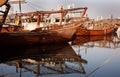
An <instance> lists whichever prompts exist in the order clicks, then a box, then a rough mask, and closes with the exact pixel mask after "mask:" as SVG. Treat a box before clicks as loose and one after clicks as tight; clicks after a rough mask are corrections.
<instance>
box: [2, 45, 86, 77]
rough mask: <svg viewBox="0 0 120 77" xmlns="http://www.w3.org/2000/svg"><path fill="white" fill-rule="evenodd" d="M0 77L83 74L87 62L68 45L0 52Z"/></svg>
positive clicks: (7, 49)
mask: <svg viewBox="0 0 120 77" xmlns="http://www.w3.org/2000/svg"><path fill="white" fill-rule="evenodd" d="M0 51H1V52H0V76H8V77H9V76H14V77H28V76H30V77H34V76H35V77H36V76H41V75H42V76H43V75H45V76H49V75H50V76H51V75H56V74H67V73H81V74H85V73H86V72H85V70H84V67H83V65H82V64H87V61H86V60H84V59H82V57H81V56H80V55H77V54H76V53H75V52H74V50H73V49H72V47H71V46H70V45H69V44H68V43H65V44H59V45H57V44H53V45H46V46H38V47H27V48H17V49H12V48H5V49H1V50H0Z"/></svg>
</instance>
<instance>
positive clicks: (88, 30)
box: [76, 21, 114, 35]
mask: <svg viewBox="0 0 120 77" xmlns="http://www.w3.org/2000/svg"><path fill="white" fill-rule="evenodd" d="M113 31H114V26H112V25H111V24H108V23H106V22H104V21H99V22H98V21H94V22H93V21H92V22H90V23H89V22H88V23H86V24H84V25H83V26H82V27H79V28H78V29H77V32H76V35H108V34H110V33H112V32H113Z"/></svg>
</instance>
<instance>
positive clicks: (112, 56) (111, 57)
mask: <svg viewBox="0 0 120 77" xmlns="http://www.w3.org/2000/svg"><path fill="white" fill-rule="evenodd" d="M117 52H118V51H117ZM117 52H113V54H112V55H111V56H110V57H108V58H107V59H106V60H105V61H104V62H103V63H102V64H100V65H99V66H98V67H97V68H96V69H94V70H93V71H91V72H89V73H88V74H86V75H85V77H88V76H89V75H91V74H92V73H94V72H96V71H97V70H98V69H100V68H101V67H103V66H104V65H105V64H107V63H108V62H109V61H110V60H112V59H113V58H114V57H115V56H116V55H117V54H118V53H117Z"/></svg>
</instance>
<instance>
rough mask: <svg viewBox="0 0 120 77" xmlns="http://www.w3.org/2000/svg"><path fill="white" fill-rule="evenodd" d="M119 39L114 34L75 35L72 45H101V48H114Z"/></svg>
mask: <svg viewBox="0 0 120 77" xmlns="http://www.w3.org/2000/svg"><path fill="white" fill-rule="evenodd" d="M118 43H119V39H118V37H117V36H116V35H103V36H76V38H75V39H74V41H72V45H73V46H75V45H76V46H84V47H103V48H116V47H118V46H117V45H118Z"/></svg>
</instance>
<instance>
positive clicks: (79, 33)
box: [76, 28, 114, 35]
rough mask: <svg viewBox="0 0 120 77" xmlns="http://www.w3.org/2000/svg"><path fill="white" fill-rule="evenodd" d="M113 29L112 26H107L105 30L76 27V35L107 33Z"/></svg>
mask: <svg viewBox="0 0 120 77" xmlns="http://www.w3.org/2000/svg"><path fill="white" fill-rule="evenodd" d="M113 31H114V28H109V29H105V30H87V29H81V28H78V29H77V32H76V35H107V34H110V33H112V32H113Z"/></svg>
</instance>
